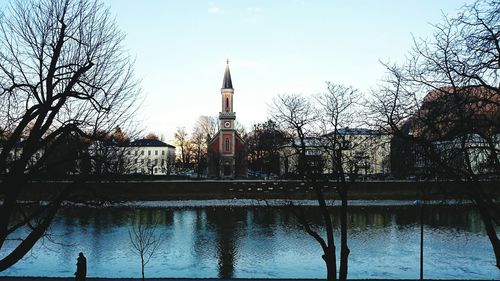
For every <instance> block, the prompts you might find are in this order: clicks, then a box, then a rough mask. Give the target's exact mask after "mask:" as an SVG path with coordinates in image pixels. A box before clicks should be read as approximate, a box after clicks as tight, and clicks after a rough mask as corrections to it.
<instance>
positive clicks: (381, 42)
mask: <svg viewBox="0 0 500 281" xmlns="http://www.w3.org/2000/svg"><path fill="white" fill-rule="evenodd" d="M2 1H4V0H2ZM104 2H105V3H106V4H107V5H109V7H110V8H111V12H112V14H113V15H115V16H116V21H117V24H118V26H119V28H120V29H121V30H122V31H124V32H125V33H126V35H127V38H126V42H125V43H126V46H127V48H128V49H129V51H130V54H131V55H132V57H134V58H135V59H136V74H137V76H138V77H139V78H141V79H142V88H143V91H144V93H145V95H146V97H145V101H144V105H143V107H142V108H141V110H140V112H139V117H140V119H141V120H142V122H143V124H144V127H145V131H146V133H147V132H150V131H152V132H156V133H158V134H164V135H165V137H166V139H167V140H170V139H172V136H173V133H174V131H175V129H176V127H179V126H185V127H187V128H191V126H192V124H194V122H195V121H196V119H197V118H198V116H200V115H216V114H218V112H219V110H220V96H219V95H220V87H221V84H222V78H223V71H224V67H225V60H226V58H229V60H230V67H231V74H232V79H233V86H234V88H235V97H234V107H235V111H236V116H237V120H238V121H239V122H240V123H242V124H243V125H245V126H246V127H247V128H250V126H251V124H253V123H256V122H262V121H264V120H266V117H267V115H268V114H267V113H268V112H267V111H268V107H267V104H269V103H270V102H271V100H272V98H273V97H274V96H275V95H277V94H280V93H303V94H305V95H312V94H316V93H318V92H321V91H323V90H324V88H325V83H324V82H325V81H332V82H335V83H343V84H346V85H352V86H354V87H357V88H359V89H360V90H361V91H363V92H368V90H369V89H370V88H373V87H375V86H376V85H377V83H378V81H380V79H382V78H383V76H384V69H383V67H382V66H381V64H380V63H379V60H383V61H388V60H390V61H393V62H398V61H402V60H403V59H404V55H405V54H406V53H407V51H408V50H409V49H410V47H411V44H412V34H413V35H414V36H416V37H429V36H431V33H432V27H431V26H430V23H438V22H440V21H441V18H442V14H443V13H445V14H454V13H456V11H457V9H458V8H460V7H461V6H463V4H464V3H470V2H471V1H465V0H439V1H438V0H393V1H389V0H386V1H382V0H379V1H375V0H352V1H348V0H328V1H327V0H324V1H306V0H295V1H293V0H290V1H278V0H265V1H264V0H248V1H237V0H226V1H180V0H179V1H166V0H144V1H139V0H105V1H104Z"/></svg>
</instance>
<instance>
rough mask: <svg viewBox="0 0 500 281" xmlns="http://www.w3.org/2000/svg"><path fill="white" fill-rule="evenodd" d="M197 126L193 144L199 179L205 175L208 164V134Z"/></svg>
mask: <svg viewBox="0 0 500 281" xmlns="http://www.w3.org/2000/svg"><path fill="white" fill-rule="evenodd" d="M198 125H199V124H197V125H196V126H195V127H194V128H193V133H192V134H191V143H192V145H193V148H194V165H195V170H196V174H197V176H198V178H199V177H200V176H201V174H202V173H203V170H204V169H205V166H206V163H207V139H208V138H207V136H208V134H206V133H207V132H206V131H205V130H204V128H203V127H202V126H198Z"/></svg>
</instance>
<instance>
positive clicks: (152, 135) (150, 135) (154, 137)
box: [145, 132, 160, 140]
mask: <svg viewBox="0 0 500 281" xmlns="http://www.w3.org/2000/svg"><path fill="white" fill-rule="evenodd" d="M145 139H147V140H159V139H160V138H159V137H158V135H157V134H155V133H153V132H150V133H148V134H147V135H146V137H145Z"/></svg>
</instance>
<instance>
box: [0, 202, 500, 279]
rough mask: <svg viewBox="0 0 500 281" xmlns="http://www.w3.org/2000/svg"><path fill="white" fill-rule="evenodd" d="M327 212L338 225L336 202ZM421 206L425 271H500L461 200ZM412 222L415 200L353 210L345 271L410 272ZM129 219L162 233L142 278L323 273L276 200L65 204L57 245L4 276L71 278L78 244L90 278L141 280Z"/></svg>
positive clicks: (414, 268) (308, 242)
mask: <svg viewBox="0 0 500 281" xmlns="http://www.w3.org/2000/svg"><path fill="white" fill-rule="evenodd" d="M304 208H305V212H306V215H307V217H308V218H309V221H310V222H311V225H312V227H313V228H315V229H318V230H319V231H321V230H322V227H321V216H320V213H319V211H318V210H317V208H315V207H304ZM330 211H331V215H332V218H333V221H334V222H339V209H338V208H332V209H331V210H330ZM426 213H427V214H429V215H428V216H427V217H426V218H425V223H426V226H425V228H426V229H425V231H426V233H425V235H426V245H425V247H426V249H425V253H426V265H425V268H426V272H425V276H426V277H429V278H484V279H488V278H492V277H493V278H500V273H499V272H498V270H497V269H496V268H495V266H494V257H493V253H492V251H491V248H490V245H489V242H488V239H487V238H486V235H485V234H484V233H483V228H482V224H481V220H480V218H479V216H478V214H477V213H476V212H474V211H473V210H471V209H469V208H468V207H464V206H447V207H443V206H435V207H429V210H428V211H426ZM417 220H418V209H417V208H415V207H413V206H406V207H405V206H398V207H352V208H351V209H350V211H349V216H348V221H349V223H350V229H349V237H350V248H351V256H350V275H349V276H350V277H351V278H413V279H414V278H417V277H418V221H417ZM134 224H147V225H156V227H157V228H158V229H157V230H158V232H161V233H162V234H163V237H164V239H165V241H164V243H163V244H162V247H161V249H160V250H159V252H158V253H157V255H156V256H155V258H154V259H153V260H151V263H150V264H149V266H148V267H147V268H146V275H147V276H149V277H205V278H209V277H212V278H213V277H219V278H323V277H324V274H325V269H324V264H323V261H322V260H321V249H320V247H319V245H318V244H317V243H316V242H315V241H314V240H313V239H312V238H311V237H309V236H308V235H307V234H306V233H305V232H304V230H303V229H302V227H301V226H300V225H299V224H298V222H297V220H296V218H295V217H294V216H293V215H291V213H290V212H288V211H286V210H283V209H281V208H278V207H254V208H251V207H205V208H187V209H182V208H125V207H120V208H118V207H117V208H101V209H99V208H83V207H78V208H77V207H74V208H66V209H64V210H62V211H61V212H60V214H59V216H58V217H57V219H56V220H55V222H54V225H53V227H52V233H53V234H54V235H55V237H54V239H56V241H58V242H60V244H51V243H47V241H45V242H44V243H38V244H37V245H36V247H35V249H34V251H33V253H34V254H33V255H31V256H27V257H26V258H25V259H23V261H22V262H20V263H19V264H17V265H16V266H14V267H13V268H11V269H9V270H7V271H5V272H3V274H5V275H13V276H22V275H35V276H71V275H72V273H73V272H74V263H75V258H76V255H77V253H78V252H79V251H83V252H85V253H86V254H87V257H88V263H89V275H90V276H98V277H138V276H139V274H140V266H139V262H138V259H137V258H136V257H135V256H134V255H133V253H132V252H131V251H130V244H129V237H128V230H129V228H130V226H132V225H134ZM336 239H337V241H339V240H338V239H339V238H338V237H336ZM47 245H49V246H47Z"/></svg>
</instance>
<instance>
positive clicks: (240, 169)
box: [208, 60, 246, 178]
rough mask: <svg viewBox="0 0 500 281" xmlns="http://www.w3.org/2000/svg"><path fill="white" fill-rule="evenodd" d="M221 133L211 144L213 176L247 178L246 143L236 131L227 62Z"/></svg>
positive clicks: (227, 64) (220, 119) (220, 122)
mask: <svg viewBox="0 0 500 281" xmlns="http://www.w3.org/2000/svg"><path fill="white" fill-rule="evenodd" d="M220 93H221V111H220V112H219V128H220V129H219V133H218V134H217V135H216V136H215V137H214V138H213V139H212V141H211V142H210V143H209V151H208V154H209V167H208V172H209V175H211V176H217V177H221V178H234V177H246V149H245V143H244V141H243V140H242V139H241V137H240V136H239V135H238V133H237V132H236V130H235V120H236V113H235V112H234V108H233V96H234V89H233V82H232V80H231V72H230V71H229V60H227V61H226V69H225V71H224V79H223V81H222V88H221V90H220Z"/></svg>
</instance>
